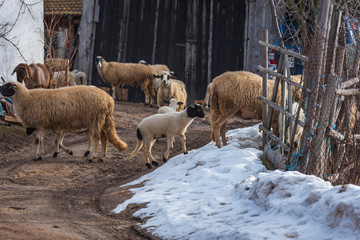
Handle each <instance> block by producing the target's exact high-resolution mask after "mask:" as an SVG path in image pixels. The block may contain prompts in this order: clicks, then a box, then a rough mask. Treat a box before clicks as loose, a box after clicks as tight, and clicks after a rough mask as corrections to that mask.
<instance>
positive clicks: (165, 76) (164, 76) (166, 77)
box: [154, 71, 175, 87]
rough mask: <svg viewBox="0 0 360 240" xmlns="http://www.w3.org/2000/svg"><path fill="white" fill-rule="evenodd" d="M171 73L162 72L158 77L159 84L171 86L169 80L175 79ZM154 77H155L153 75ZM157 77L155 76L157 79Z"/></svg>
mask: <svg viewBox="0 0 360 240" xmlns="http://www.w3.org/2000/svg"><path fill="white" fill-rule="evenodd" d="M172 73H173V72H171V73H169V72H167V71H162V72H161V75H160V80H161V84H163V85H164V86H166V87H168V86H169V85H170V84H171V79H175V77H174V75H172ZM154 76H155V75H154ZM158 76H159V75H157V76H155V77H158Z"/></svg>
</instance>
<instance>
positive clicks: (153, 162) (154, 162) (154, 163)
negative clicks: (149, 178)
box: [151, 161, 159, 167]
mask: <svg viewBox="0 0 360 240" xmlns="http://www.w3.org/2000/svg"><path fill="white" fill-rule="evenodd" d="M151 164H152V165H154V166H155V167H157V166H159V164H158V162H156V161H152V162H151Z"/></svg>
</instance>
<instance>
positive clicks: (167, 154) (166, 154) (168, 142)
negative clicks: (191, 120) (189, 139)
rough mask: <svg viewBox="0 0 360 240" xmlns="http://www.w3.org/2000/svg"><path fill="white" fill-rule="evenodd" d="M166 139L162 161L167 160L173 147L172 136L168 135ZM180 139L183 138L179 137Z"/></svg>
mask: <svg viewBox="0 0 360 240" xmlns="http://www.w3.org/2000/svg"><path fill="white" fill-rule="evenodd" d="M166 140H167V149H166V152H165V154H164V156H163V162H166V161H167V160H168V158H169V154H170V152H171V151H172V150H173V148H174V137H168V138H167V139H166ZM181 140H183V139H181Z"/></svg>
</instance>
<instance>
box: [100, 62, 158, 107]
mask: <svg viewBox="0 0 360 240" xmlns="http://www.w3.org/2000/svg"><path fill="white" fill-rule="evenodd" d="M96 59H97V70H98V72H99V74H100V76H101V78H102V80H103V81H104V82H105V83H108V84H111V86H112V97H113V99H115V86H116V85H127V86H139V87H140V88H141V90H142V91H143V92H144V94H145V105H147V104H149V98H150V99H151V101H150V106H152V105H153V104H154V103H155V91H154V87H153V78H154V74H153V72H152V69H151V68H150V67H149V66H147V65H145V64H140V63H119V62H106V61H105V60H104V59H103V58H102V57H100V56H98V57H96Z"/></svg>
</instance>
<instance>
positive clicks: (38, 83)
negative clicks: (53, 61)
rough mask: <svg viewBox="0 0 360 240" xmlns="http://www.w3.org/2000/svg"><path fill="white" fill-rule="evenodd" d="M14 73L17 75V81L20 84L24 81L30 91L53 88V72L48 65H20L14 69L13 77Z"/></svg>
mask: <svg viewBox="0 0 360 240" xmlns="http://www.w3.org/2000/svg"><path fill="white" fill-rule="evenodd" d="M14 73H16V78H17V81H18V82H20V83H22V82H23V81H24V83H25V86H26V87H27V88H28V89H33V88H51V87H52V72H51V70H50V68H49V66H48V65H46V64H41V63H32V64H30V65H27V64H25V63H20V64H18V65H17V66H16V67H15V68H14V70H13V72H12V74H11V75H13V74H14Z"/></svg>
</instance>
